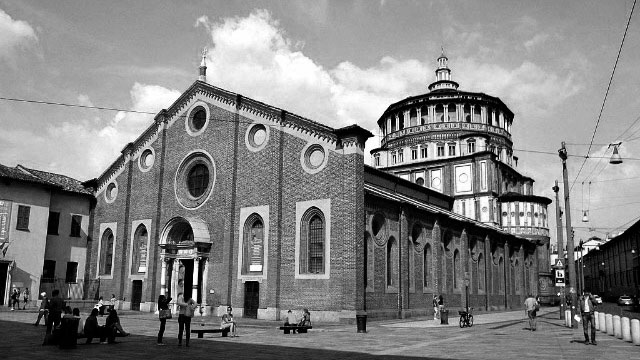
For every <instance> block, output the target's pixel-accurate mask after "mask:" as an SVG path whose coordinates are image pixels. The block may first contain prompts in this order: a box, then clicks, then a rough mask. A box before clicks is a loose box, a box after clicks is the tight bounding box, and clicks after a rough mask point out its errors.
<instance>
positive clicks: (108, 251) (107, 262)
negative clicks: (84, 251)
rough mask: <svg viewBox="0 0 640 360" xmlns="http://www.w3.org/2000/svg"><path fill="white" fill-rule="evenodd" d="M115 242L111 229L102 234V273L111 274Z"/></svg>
mask: <svg viewBox="0 0 640 360" xmlns="http://www.w3.org/2000/svg"><path fill="white" fill-rule="evenodd" d="M113 243H114V237H113V232H112V231H111V229H107V230H106V231H105V232H104V234H102V240H101V241H100V245H101V246H102V249H100V275H111V267H112V266H113Z"/></svg>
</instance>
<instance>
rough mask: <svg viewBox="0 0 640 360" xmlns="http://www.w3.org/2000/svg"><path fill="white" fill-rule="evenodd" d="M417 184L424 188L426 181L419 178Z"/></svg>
mask: <svg viewBox="0 0 640 360" xmlns="http://www.w3.org/2000/svg"><path fill="white" fill-rule="evenodd" d="M416 184H418V185H420V186H424V179H423V178H421V177H419V178H417V179H416Z"/></svg>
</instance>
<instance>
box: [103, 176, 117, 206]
mask: <svg viewBox="0 0 640 360" xmlns="http://www.w3.org/2000/svg"><path fill="white" fill-rule="evenodd" d="M116 197H118V184H117V183H116V182H115V181H114V182H112V183H109V185H107V189H106V190H105V191H104V199H105V201H106V202H108V203H112V202H113V201H114V200H115V199H116Z"/></svg>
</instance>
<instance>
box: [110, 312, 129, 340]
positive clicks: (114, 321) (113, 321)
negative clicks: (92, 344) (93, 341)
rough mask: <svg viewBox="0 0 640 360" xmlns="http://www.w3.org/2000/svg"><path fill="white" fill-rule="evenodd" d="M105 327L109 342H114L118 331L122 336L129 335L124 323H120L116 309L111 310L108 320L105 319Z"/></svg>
mask: <svg viewBox="0 0 640 360" xmlns="http://www.w3.org/2000/svg"><path fill="white" fill-rule="evenodd" d="M104 327H105V329H106V331H107V338H108V339H107V340H108V342H109V344H114V343H115V342H116V341H115V337H116V335H117V334H118V333H120V334H121V335H122V336H129V333H128V332H126V331H124V329H123V328H122V325H121V324H120V318H119V317H118V312H117V311H116V310H111V311H109V315H108V316H107V320H106V321H105V324H104Z"/></svg>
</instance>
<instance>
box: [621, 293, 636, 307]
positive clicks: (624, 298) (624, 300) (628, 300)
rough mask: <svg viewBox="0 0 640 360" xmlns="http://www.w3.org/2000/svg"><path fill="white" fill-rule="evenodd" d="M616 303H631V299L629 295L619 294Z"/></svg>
mask: <svg viewBox="0 0 640 360" xmlns="http://www.w3.org/2000/svg"><path fill="white" fill-rule="evenodd" d="M618 305H620V306H623V305H633V300H632V299H631V296H629V295H621V296H620V297H619V298H618Z"/></svg>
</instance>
